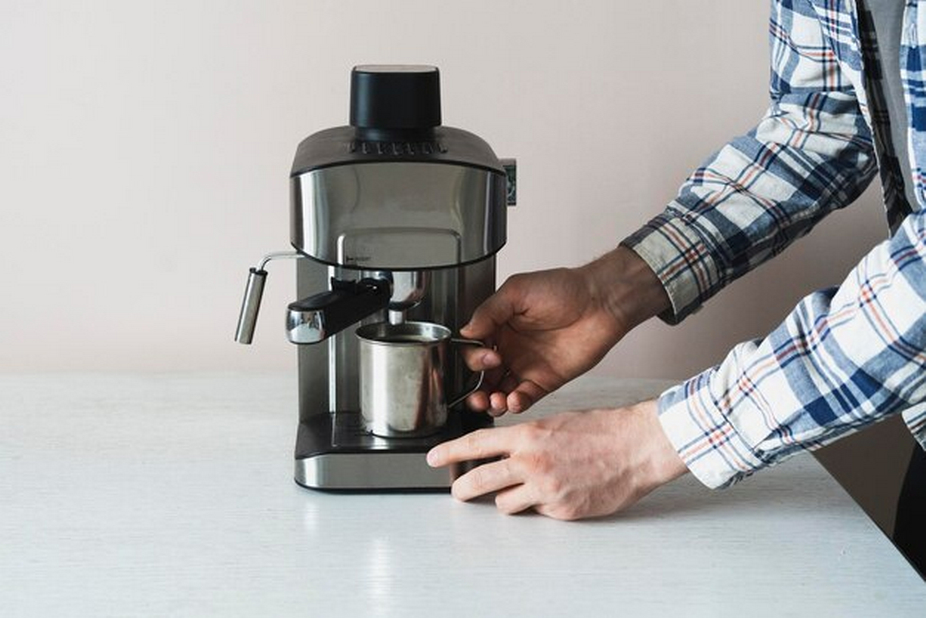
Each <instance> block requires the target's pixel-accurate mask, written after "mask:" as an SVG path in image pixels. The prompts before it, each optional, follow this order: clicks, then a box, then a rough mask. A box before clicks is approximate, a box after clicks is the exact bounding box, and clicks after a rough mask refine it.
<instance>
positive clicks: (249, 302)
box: [235, 251, 304, 344]
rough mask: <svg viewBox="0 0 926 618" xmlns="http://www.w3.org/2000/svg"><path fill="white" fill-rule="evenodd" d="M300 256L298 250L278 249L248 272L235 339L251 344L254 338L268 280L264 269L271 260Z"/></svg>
mask: <svg viewBox="0 0 926 618" xmlns="http://www.w3.org/2000/svg"><path fill="white" fill-rule="evenodd" d="M300 257H304V256H303V255H302V254H301V253H299V252H298V251H276V252H274V253H268V254H267V255H265V256H264V258H263V259H262V260H261V261H260V265H259V266H258V267H257V268H254V267H252V268H251V271H250V273H249V274H248V283H247V285H246V286H245V288H244V299H243V300H242V301H241V312H240V313H239V314H238V328H237V329H236V330H235V341H237V342H238V343H245V344H249V343H251V339H253V338H254V327H255V326H256V325H257V313H258V312H259V311H260V299H261V297H263V295H264V284H265V283H266V282H267V271H266V270H264V267H265V266H267V263H268V262H270V261H271V260H281V259H287V258H300Z"/></svg>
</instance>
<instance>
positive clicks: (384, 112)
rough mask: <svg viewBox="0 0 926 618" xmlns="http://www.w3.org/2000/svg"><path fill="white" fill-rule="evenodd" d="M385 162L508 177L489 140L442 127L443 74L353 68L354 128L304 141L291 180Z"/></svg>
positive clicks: (418, 68) (424, 69)
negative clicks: (329, 169)
mask: <svg viewBox="0 0 926 618" xmlns="http://www.w3.org/2000/svg"><path fill="white" fill-rule="evenodd" d="M384 162H425V163H447V164H453V165H464V166H469V167H477V168H482V169H487V170H490V171H493V172H498V173H499V174H504V173H505V171H504V168H503V167H502V165H501V163H500V162H499V160H498V157H496V156H495V153H494V152H493V151H492V148H491V147H489V145H488V144H487V143H486V142H485V141H484V140H482V139H481V138H479V137H477V136H476V135H474V134H472V133H469V132H468V131H463V130H461V129H455V128H452V127H444V126H441V106H440V72H439V71H438V69H437V67H433V66H425V65H361V66H357V67H354V69H353V70H352V71H351V92H350V126H344V127H336V128H333V129H326V130H323V131H319V132H318V133H314V134H312V135H310V136H309V137H307V138H306V139H304V140H303V141H302V143H300V144H299V148H298V149H297V150H296V158H295V160H294V161H293V168H292V172H291V174H290V175H291V176H298V175H300V174H304V173H306V172H308V171H311V170H313V169H319V168H322V167H330V166H333V165H349V164H355V163H384Z"/></svg>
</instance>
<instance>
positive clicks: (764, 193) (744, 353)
mask: <svg viewBox="0 0 926 618" xmlns="http://www.w3.org/2000/svg"><path fill="white" fill-rule="evenodd" d="M920 9H923V10H920ZM902 36H903V40H902V41H901V73H902V79H903V84H904V93H905V100H906V104H907V115H908V118H909V123H908V124H909V127H908V136H909V140H908V144H907V145H906V146H907V147H908V148H909V153H910V160H911V166H913V167H914V168H915V173H914V174H913V178H912V180H913V181H914V182H915V192H916V195H917V196H918V200H919V204H915V205H913V208H911V206H910V205H909V204H908V203H907V201H906V199H905V198H904V194H903V190H902V186H899V183H898V182H897V179H898V178H900V176H899V174H900V173H901V171H900V169H899V166H898V165H897V158H896V156H895V155H894V152H895V151H894V145H893V144H891V141H890V130H889V127H888V126H887V113H886V109H887V108H886V105H885V100H884V96H883V94H882V93H883V89H882V88H881V84H880V83H879V82H880V78H881V75H880V62H879V56H878V50H877V42H876V39H875V37H874V31H873V29H872V26H871V19H870V15H868V14H867V13H866V12H865V11H861V12H860V11H859V9H858V7H857V6H856V0H772V13H771V20H770V41H771V63H772V71H771V84H770V93H771V105H770V106H769V108H768V111H767V113H766V114H765V116H764V117H763V118H762V119H761V120H760V122H759V124H758V125H757V126H756V127H755V128H754V129H753V130H752V131H750V132H749V133H748V134H746V135H743V136H741V137H737V138H735V139H734V140H733V141H731V142H730V143H729V144H727V145H726V146H724V147H723V148H722V149H721V150H719V151H718V152H717V153H716V154H714V155H713V156H712V157H711V158H710V159H709V160H708V161H707V162H706V163H704V165H703V166H702V167H700V168H699V169H698V170H696V171H695V172H694V173H693V174H692V175H691V177H690V178H688V180H687V181H686V182H685V184H684V185H683V186H682V187H681V189H680V191H679V194H678V197H677V198H676V199H675V200H674V201H673V202H672V203H671V204H669V206H668V207H667V208H666V210H665V211H664V212H663V213H662V214H660V215H658V216H657V217H655V218H654V219H653V220H652V221H650V222H649V223H648V224H647V225H645V226H644V227H643V228H641V229H640V230H638V231H637V232H636V233H634V234H633V235H631V236H630V237H629V238H627V239H626V240H625V241H624V242H623V244H624V245H625V246H628V247H630V248H631V249H633V250H634V251H635V252H636V253H637V254H638V255H640V256H641V257H642V258H643V259H644V260H645V261H646V262H647V263H648V264H649V265H650V267H651V268H652V269H653V271H654V272H655V273H656V274H657V276H658V277H659V279H660V280H661V281H662V284H663V285H664V286H665V289H666V291H667V292H668V295H669V298H670V299H671V302H672V310H671V311H670V312H669V313H668V314H667V315H664V316H661V317H662V318H663V319H665V320H666V321H668V322H670V323H676V322H678V321H680V320H682V319H683V318H684V317H685V316H687V315H689V314H690V313H691V312H693V311H694V310H696V309H697V308H698V307H699V306H700V305H701V304H702V303H703V302H704V301H706V300H707V299H708V298H710V297H711V296H713V295H714V294H715V293H716V292H717V291H718V290H720V289H721V288H722V287H723V286H725V285H726V284H727V283H729V282H731V281H733V280H734V279H736V278H737V277H739V276H740V275H742V274H744V273H746V272H747V271H749V270H751V269H753V268H755V267H756V266H758V265H759V264H761V263H762V262H764V261H765V260H767V259H769V258H771V257H772V256H774V255H776V254H778V253H779V252H781V251H782V250H784V248H785V247H787V246H788V245H789V244H790V243H791V242H792V241H794V240H795V239H796V238H798V237H800V236H802V235H804V234H806V233H808V232H809V231H810V230H811V228H812V227H813V226H814V225H815V224H816V223H817V222H818V221H820V220H821V219H822V218H823V217H825V216H826V215H827V214H828V213H830V212H832V211H833V210H835V209H838V208H842V207H844V206H846V205H848V204H850V203H851V202H852V201H853V200H855V199H856V198H857V197H858V196H859V194H860V193H861V192H862V191H863V190H864V189H865V188H866V187H867V186H868V184H869V183H870V182H871V180H872V179H873V178H874V176H875V174H876V173H878V172H880V175H881V185H882V191H883V197H884V202H885V207H886V210H887V215H888V222H889V225H890V227H891V237H890V239H889V240H886V241H885V242H883V243H881V244H879V245H877V246H876V247H874V248H873V249H872V250H871V251H870V252H869V253H868V254H867V255H866V256H865V257H864V258H863V259H862V261H861V262H860V263H859V264H858V265H857V266H856V267H855V268H854V269H853V270H852V271H851V272H850V273H849V275H848V277H846V279H845V281H843V282H842V284H841V285H840V286H839V287H833V288H829V289H824V290H819V291H817V292H814V293H813V294H810V295H809V296H807V297H806V298H804V299H803V300H802V301H801V302H800V303H799V304H798V305H797V307H795V308H794V310H793V311H792V312H791V313H790V315H788V316H787V317H786V318H785V320H784V322H782V323H781V325H780V326H778V327H777V328H776V329H775V330H774V331H773V332H772V333H771V334H769V335H768V336H767V337H765V338H764V339H761V340H757V341H751V342H747V343H742V344H739V345H737V346H736V347H735V348H734V349H733V350H732V351H731V352H730V353H729V355H728V356H727V357H726V359H725V360H724V361H723V362H722V363H721V364H720V365H718V366H717V367H714V368H712V369H709V370H707V371H705V372H704V373H702V374H700V375H698V376H695V377H693V378H691V379H690V380H688V381H686V382H684V383H683V384H681V385H680V386H677V387H675V388H672V389H670V390H668V391H666V392H665V393H663V394H662V396H661V397H660V399H659V410H660V420H661V422H662V426H663V428H664V430H665V431H666V434H667V435H668V437H669V439H670V440H671V441H672V443H673V444H674V445H675V447H676V449H677V450H678V452H679V454H680V455H681V457H682V458H683V459H684V461H685V463H686V464H687V465H688V467H689V469H690V470H691V471H692V472H693V473H694V474H695V476H697V477H698V478H699V479H700V480H701V481H702V482H703V483H705V484H706V485H708V486H710V487H722V486H726V485H730V484H732V483H734V482H736V481H738V480H740V479H742V478H743V477H745V476H748V475H749V474H751V473H752V472H754V471H756V470H757V469H759V468H762V467H764V466H767V465H771V464H774V463H777V462H779V461H781V460H782V459H784V458H786V457H787V456H789V455H791V454H794V453H796V452H799V451H801V450H804V449H814V448H817V447H820V446H822V445H824V444H826V443H828V442H831V441H832V440H835V439H836V438H839V437H840V436H842V435H845V434H846V433H848V432H851V431H854V430H857V429H859V428H861V427H863V426H865V425H868V424H870V423H873V422H875V421H877V420H879V419H881V418H884V417H886V416H889V415H892V414H898V413H903V416H904V419H905V421H906V423H907V425H908V426H909V428H910V430H911V431H912V432H913V435H914V436H915V437H916V439H917V440H918V441H919V443H920V444H921V445H924V447H926V211H924V210H923V205H924V204H926V2H919V1H917V0H907V2H906V9H905V14H904V27H903V35H902ZM908 178H909V176H908ZM914 209H915V210H916V211H917V212H911V211H913V210H914Z"/></svg>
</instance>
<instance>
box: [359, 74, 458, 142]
mask: <svg viewBox="0 0 926 618" xmlns="http://www.w3.org/2000/svg"><path fill="white" fill-rule="evenodd" d="M440 123H441V117H440V73H439V72H438V70H437V67H432V66H422V65H389V64H386V65H373V64H368V65H361V66H357V67H354V70H353V71H351V74H350V124H351V126H354V127H357V128H358V129H361V130H363V131H367V130H372V132H376V131H379V130H382V131H386V132H389V131H396V130H398V131H402V132H418V131H428V130H430V129H432V128H434V127H436V126H440Z"/></svg>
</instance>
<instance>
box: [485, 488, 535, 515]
mask: <svg viewBox="0 0 926 618" xmlns="http://www.w3.org/2000/svg"><path fill="white" fill-rule="evenodd" d="M536 502H537V500H536V499H535V498H534V493H533V491H532V490H531V488H530V487H529V486H528V485H524V484H522V485H515V486H514V487H510V488H509V489H505V490H503V491H500V492H499V493H498V495H497V496H495V506H496V508H498V510H499V511H501V512H502V513H505V514H506V515H514V514H515V513H520V512H521V511H526V510H527V509H529V508H531V507H532V506H534V504H536Z"/></svg>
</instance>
